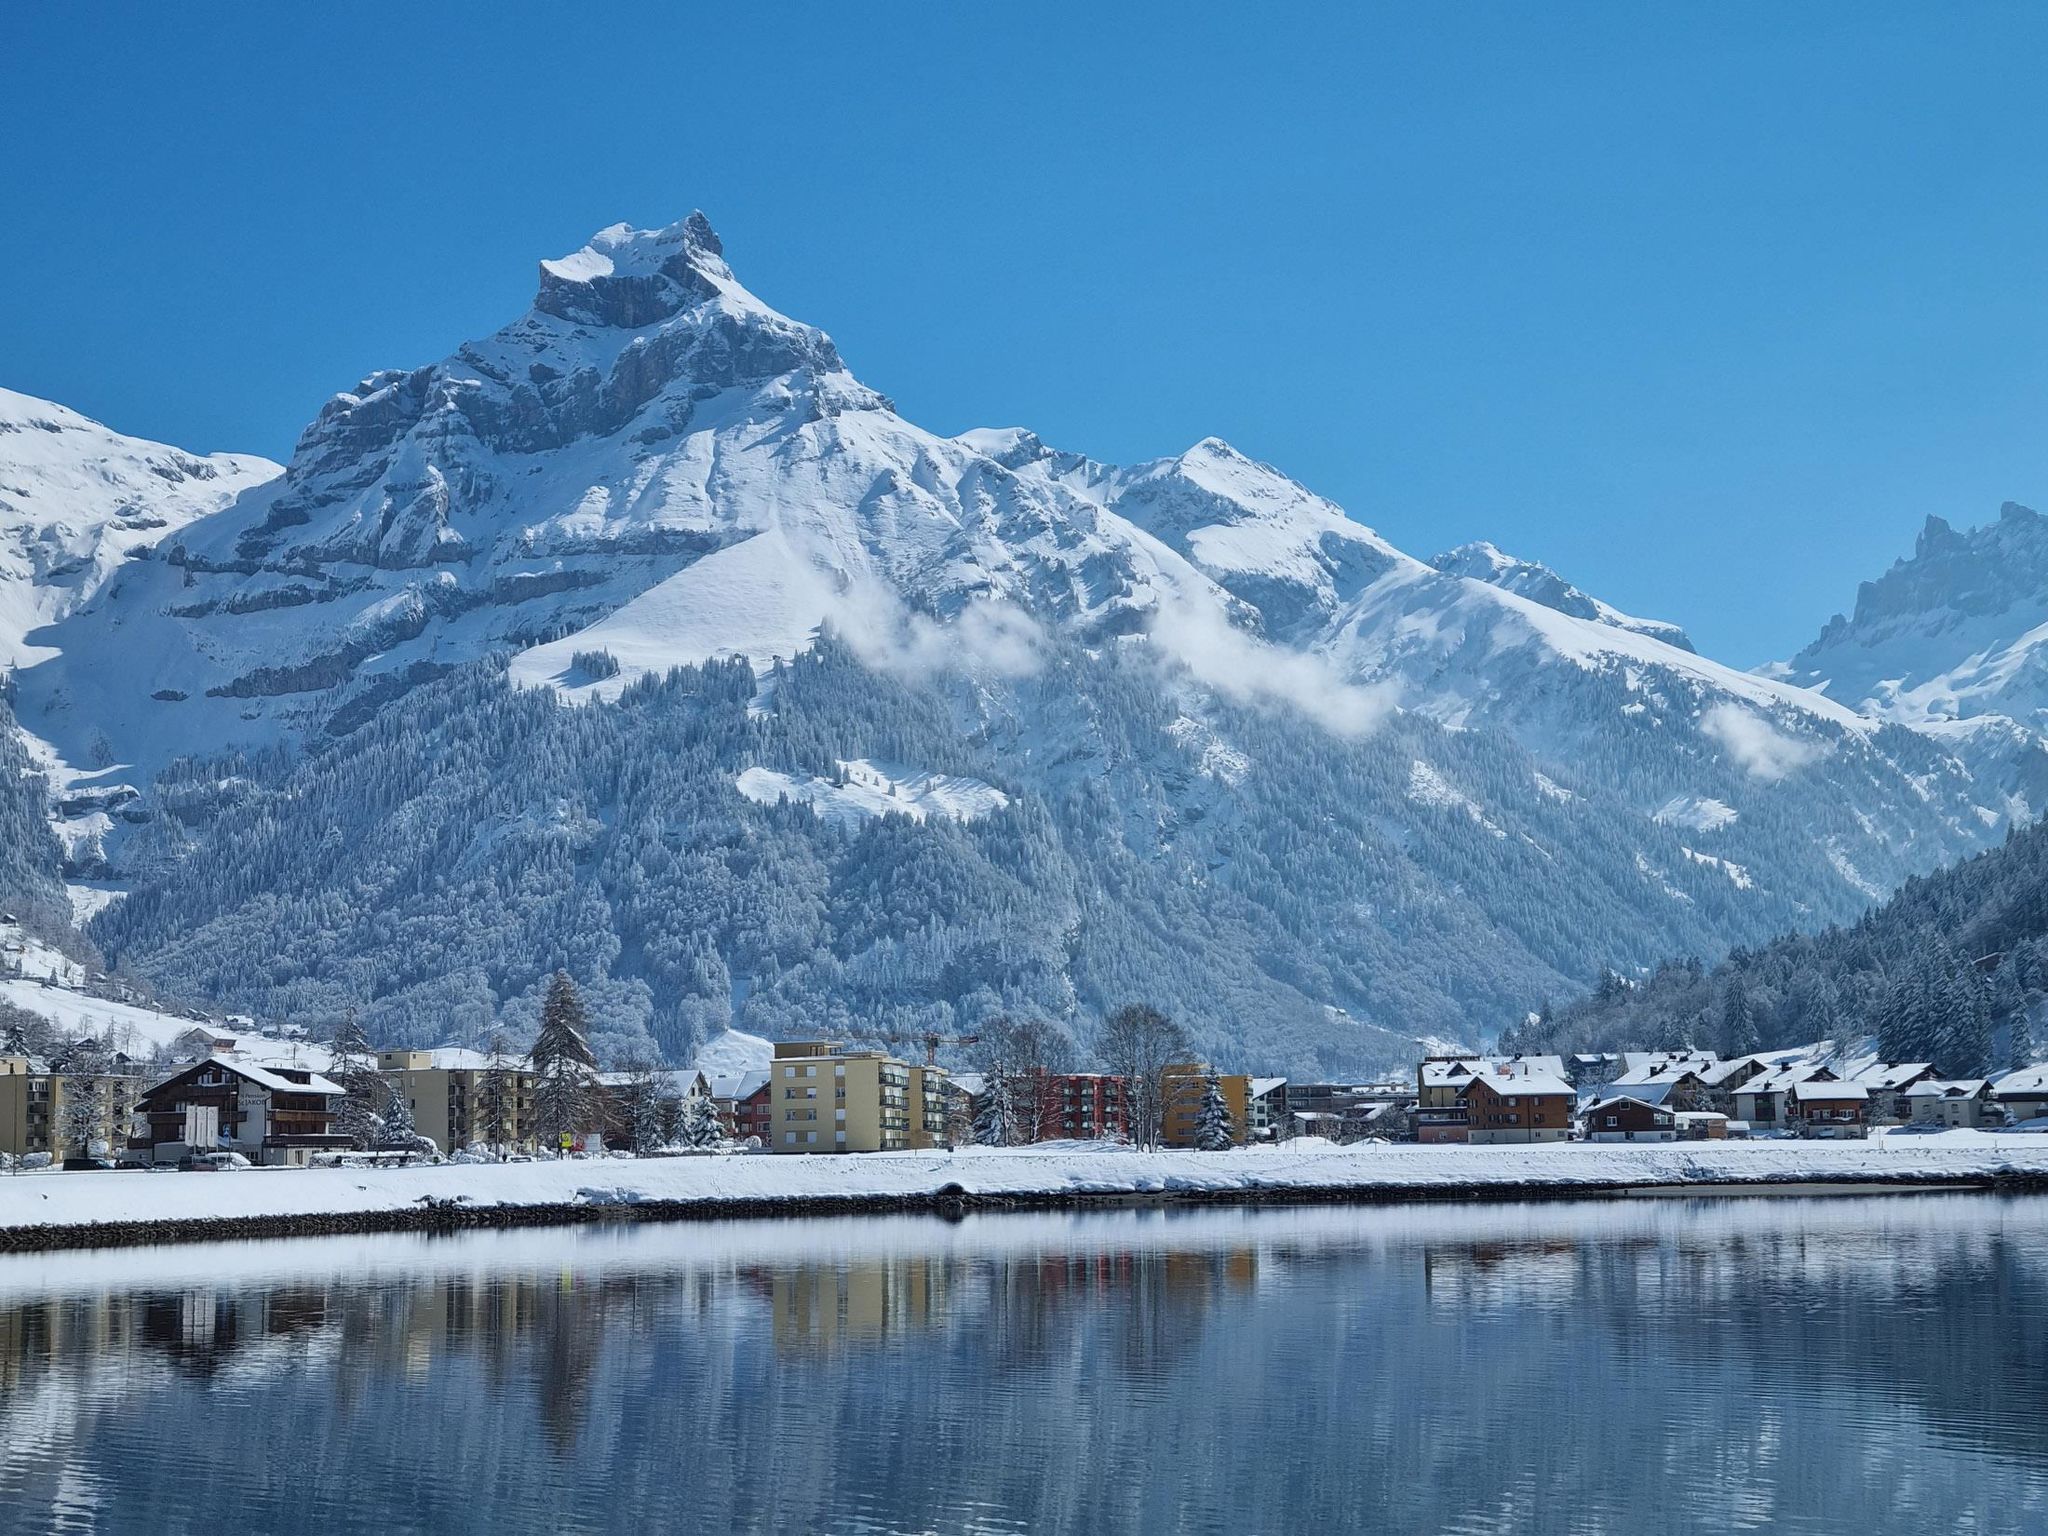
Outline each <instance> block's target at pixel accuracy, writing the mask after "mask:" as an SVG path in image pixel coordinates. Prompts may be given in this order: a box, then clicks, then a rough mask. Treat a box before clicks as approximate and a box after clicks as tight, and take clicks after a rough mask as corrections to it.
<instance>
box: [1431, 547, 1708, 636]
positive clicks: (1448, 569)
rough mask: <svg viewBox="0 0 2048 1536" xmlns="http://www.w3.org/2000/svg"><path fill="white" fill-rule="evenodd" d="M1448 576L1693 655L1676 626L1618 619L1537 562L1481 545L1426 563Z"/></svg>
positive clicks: (1627, 617) (1610, 607) (1624, 617)
mask: <svg viewBox="0 0 2048 1536" xmlns="http://www.w3.org/2000/svg"><path fill="white" fill-rule="evenodd" d="M1429 563H1430V564H1431V565H1433V566H1435V567H1436V568H1437V569H1438V570H1440V571H1443V572H1445V573H1447V574H1448V575H1452V576H1469V577H1471V578H1472V579H1473V580H1474V581H1484V582H1488V583H1490V584H1492V585H1493V586H1496V587H1501V588H1503V589H1505V590H1506V591H1509V592H1514V593H1518V594H1520V595H1521V596H1523V597H1526V598H1529V599H1530V600H1532V601H1534V602H1538V603H1541V604H1542V605H1543V606H1544V607H1546V608H1555V609H1556V610H1557V611H1558V612H1559V613H1568V614H1570V615H1571V616H1572V617H1573V618H1575V619H1597V620H1599V621H1600V622H1601V623H1602V624H1612V625H1613V626H1614V627H1615V628H1616V629H1625V630H1628V631H1629V632H1630V633H1631V634H1638V635H1648V636H1650V637H1651V638H1652V639H1654V640H1662V641H1664V642H1665V643H1666V644H1667V645H1675V646H1677V647H1678V648H1679V649H1680V650H1681V651H1690V650H1692V649H1694V646H1693V643H1692V639H1691V637H1690V636H1688V635H1687V634H1686V632H1685V631H1684V630H1683V629H1681V628H1680V627H1679V626H1678V625H1676V624H1672V623H1669V622H1667V621H1666V620H1663V619H1639V618H1637V617H1635V615H1633V614H1628V613H1623V612H1622V611H1621V610H1620V609H1619V608H1616V607H1615V606H1614V605H1613V604H1611V603H1603V602H1601V601H1600V599H1599V598H1597V597H1593V596H1591V595H1590V594H1588V593H1585V592H1582V591H1580V590H1579V589H1578V588H1577V587H1575V586H1573V585H1572V584H1571V583H1570V582H1568V581H1566V580H1565V579H1564V578H1563V577H1562V576H1560V575H1558V574H1557V572H1555V571H1553V570H1552V569H1551V568H1550V567H1549V566H1547V565H1544V564H1543V563H1542V562H1541V561H1537V560H1520V559H1517V558H1516V557H1515V556H1513V555H1510V554H1505V553H1503V552H1502V551H1501V550H1499V549H1497V548H1495V547H1494V546H1493V545H1491V544H1489V543H1487V542H1486V541H1485V540H1483V539H1482V540H1480V541H1479V542H1477V543H1473V544H1460V545H1459V546H1458V547H1457V548H1456V549H1447V550H1445V551H1444V552H1443V553H1442V554H1440V555H1438V556H1437V557H1436V558H1435V559H1434V560H1432V561H1430V562H1429Z"/></svg>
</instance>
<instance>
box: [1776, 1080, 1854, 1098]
mask: <svg viewBox="0 0 2048 1536" xmlns="http://www.w3.org/2000/svg"><path fill="white" fill-rule="evenodd" d="M1792 1097H1793V1098H1795V1099H1867V1098H1869V1097H1870V1090H1869V1089H1868V1088H1866V1087H1864V1086H1863V1084H1861V1083H1794V1084H1793V1085H1792Z"/></svg>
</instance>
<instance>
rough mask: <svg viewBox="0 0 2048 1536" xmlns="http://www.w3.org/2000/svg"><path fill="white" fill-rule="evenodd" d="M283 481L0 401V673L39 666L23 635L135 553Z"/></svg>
mask: <svg viewBox="0 0 2048 1536" xmlns="http://www.w3.org/2000/svg"><path fill="white" fill-rule="evenodd" d="M281 472H282V471H281V469H280V467H279V466H278V465H276V464H273V463H271V462H270V461H269V460H268V459H259V458H256V457H254V456H252V455H248V454H237V453H216V454H210V455H208V456H206V457H203V458H202V457H200V456H198V455H195V454H190V453H186V452H184V451H183V450H182V449H178V448H171V447H167V446H165V445H164V444H162V443H151V442H145V441H144V440H142V439H141V438H135V437H124V436H122V435H121V434H120V433H119V432H114V431H110V430H109V429H107V428H106V427H103V426H101V425H100V424H99V423H98V422H96V421H90V420H88V419H87V418H85V417H83V416H81V415H79V414H78V413H77V412H76V411H73V410H68V409H66V408H65V407H64V406H61V405H54V404H52V403H50V402H49V401H47V400H38V399H35V398H34V397H33V396H30V395H22V394H16V393H15V392H14V391H13V390H10V389H0V668H6V667H12V666H18V665H21V664H23V663H25V662H27V661H31V660H34V659H36V657H37V656H38V655H39V654H47V653H46V652H40V651H39V650H38V648H37V647H36V646H35V645H33V644H32V643H30V642H29V641H28V639H27V636H28V634H29V632H30V631H31V630H35V629H39V628H41V627H42V626H43V625H46V624H49V623H52V622H54V621H55V620H58V619H61V618H63V617H65V616H66V615H67V614H69V613H71V612H73V611H74V610H76V609H77V608H79V607H80V606H82V605H83V604H84V603H85V602H86V601H87V600H88V599H90V598H91V597H92V595H93V594H94V593H95V592H97V591H98V590H99V589H100V587H101V586H102V585H103V584H104V583H105V582H106V580H107V578H108V576H109V575H111V574H112V573H113V572H114V571H115V570H116V569H117V568H118V567H119V566H120V564H121V562H122V561H123V560H125V559H127V558H128V557H129V556H130V555H131V554H132V553H133V552H134V551H136V550H139V549H143V548H146V547H147V546H149V545H151V544H154V543H156V542H157V541H158V540H160V539H163V538H165V537H166V536H168V535H170V534H173V533H175V532H177V531H178V530H179V529H180V528H183V527H184V526H186V525H187V524H189V523H190V522H192V521H193V520H194V519H195V518H200V517H204V516H205V515H206V514H208V513H209V512H218V511H219V510H220V509H221V508H222V507H225V506H226V505H227V504H228V503H229V502H231V501H233V500H234V499H235V497H237V496H239V495H240V494H241V493H242V492H243V491H245V490H247V489H249V487H251V486H253V485H260V484H261V483H262V482H264V481H265V480H269V479H271V478H273V477H274V476H276V475H278V474H279V473H281Z"/></svg>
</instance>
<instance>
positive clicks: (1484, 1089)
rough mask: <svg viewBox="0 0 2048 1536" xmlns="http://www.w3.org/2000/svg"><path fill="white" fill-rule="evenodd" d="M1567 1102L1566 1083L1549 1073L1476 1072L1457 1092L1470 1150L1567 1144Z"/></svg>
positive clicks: (1569, 1108) (1570, 1096) (1569, 1098)
mask: <svg viewBox="0 0 2048 1536" xmlns="http://www.w3.org/2000/svg"><path fill="white" fill-rule="evenodd" d="M1573 1098H1574V1095H1573V1093H1572V1087H1571V1084H1569V1083H1567V1082H1566V1081H1565V1080H1564V1079H1563V1078H1562V1077H1560V1076H1555V1075H1552V1074H1550V1073H1533V1072H1529V1073H1509V1072H1482V1073H1480V1074H1479V1075H1478V1076H1476V1077H1474V1078H1473V1079H1472V1080H1471V1081H1470V1082H1469V1083H1467V1084H1466V1085H1465V1087H1464V1088H1463V1089H1462V1090H1461V1091H1460V1092H1459V1094H1458V1101H1459V1103H1460V1104H1461V1105H1462V1106H1463V1107H1464V1110H1465V1140H1467V1141H1470V1142H1471V1143H1473V1144H1474V1145H1475V1146H1486V1145H1495V1146H1497V1145H1501V1144H1503V1143H1520V1142H1532V1141H1569V1140H1570V1139H1571V1134H1572V1101H1573ZM1418 1118H1419V1116H1418Z"/></svg>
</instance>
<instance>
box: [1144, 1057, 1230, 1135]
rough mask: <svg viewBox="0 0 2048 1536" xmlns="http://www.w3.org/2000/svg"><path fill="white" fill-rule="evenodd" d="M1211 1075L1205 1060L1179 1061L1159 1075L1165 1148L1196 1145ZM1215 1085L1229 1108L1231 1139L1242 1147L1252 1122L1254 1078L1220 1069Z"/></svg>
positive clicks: (1224, 1103) (1161, 1130)
mask: <svg viewBox="0 0 2048 1536" xmlns="http://www.w3.org/2000/svg"><path fill="white" fill-rule="evenodd" d="M1209 1076H1210V1069H1209V1067H1208V1065H1207V1064H1206V1063H1204V1062H1199V1061H1180V1062H1175V1063H1174V1064H1173V1065H1172V1066H1170V1067H1168V1068H1166V1070H1165V1071H1163V1072H1161V1073H1160V1074H1159V1077H1160V1095H1159V1101H1160V1106H1161V1109H1160V1117H1159V1144H1160V1145H1161V1146H1163V1147H1193V1146H1194V1145H1195V1134H1196V1131H1197V1129H1198V1128H1199V1127H1200V1125H1201V1119H1202V1088H1203V1084H1204V1083H1205V1082H1206V1081H1207V1079H1208V1078H1209ZM1215 1076H1216V1087H1217V1089H1218V1090H1219V1091H1220V1092H1221V1093H1222V1095H1223V1105H1224V1108H1226V1109H1228V1110H1229V1111H1230V1140H1231V1142H1232V1144H1233V1145H1235V1146H1240V1147H1241V1146H1243V1145H1244V1142H1245V1130H1246V1127H1247V1126H1248V1125H1249V1124H1250V1123H1251V1102H1252V1080H1251V1078H1250V1077H1249V1076H1247V1075H1246V1074H1245V1073H1242V1072H1219V1073H1217V1074H1215Z"/></svg>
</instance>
